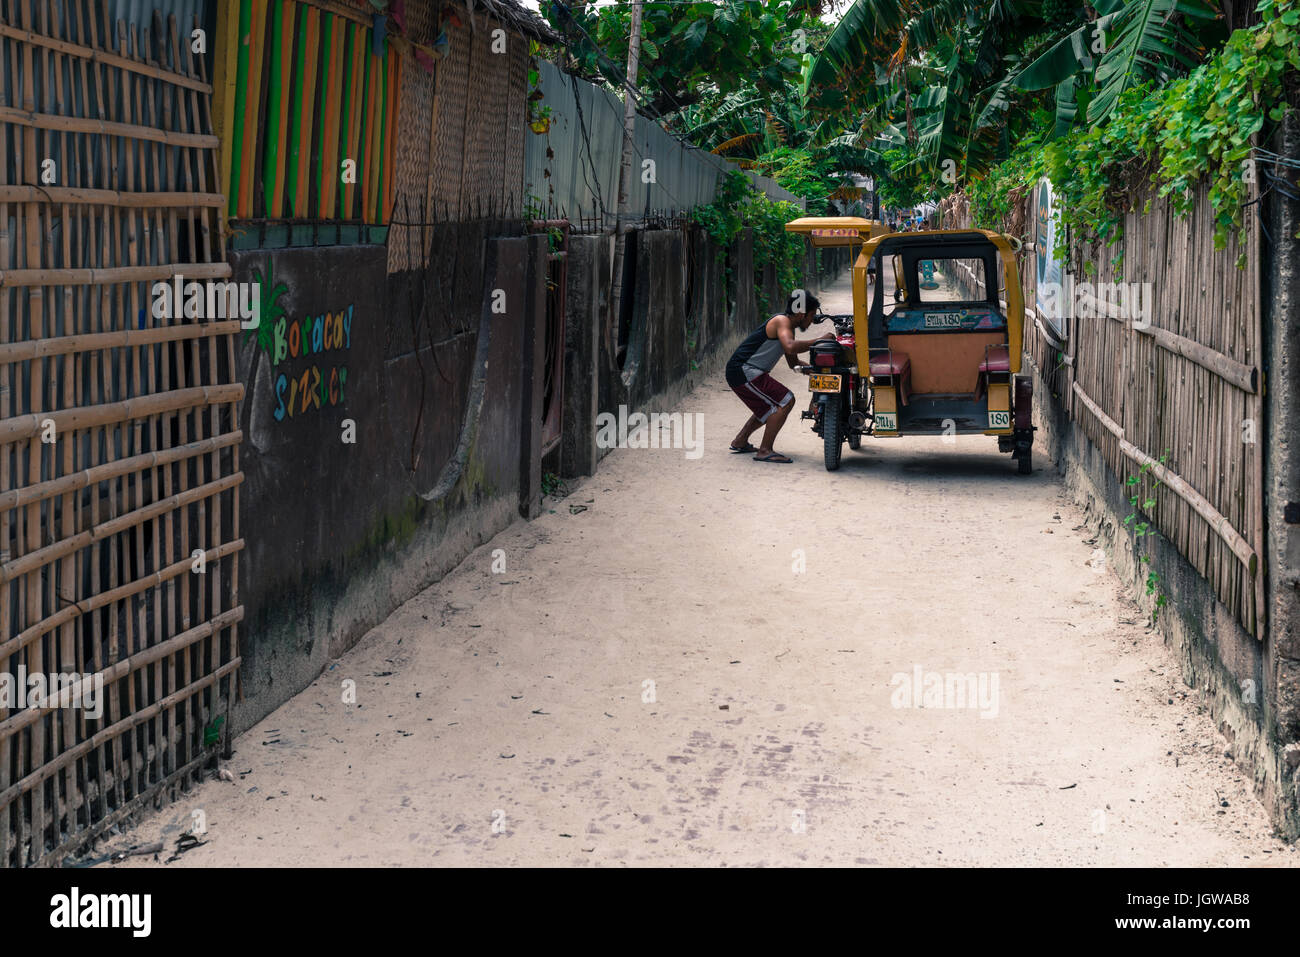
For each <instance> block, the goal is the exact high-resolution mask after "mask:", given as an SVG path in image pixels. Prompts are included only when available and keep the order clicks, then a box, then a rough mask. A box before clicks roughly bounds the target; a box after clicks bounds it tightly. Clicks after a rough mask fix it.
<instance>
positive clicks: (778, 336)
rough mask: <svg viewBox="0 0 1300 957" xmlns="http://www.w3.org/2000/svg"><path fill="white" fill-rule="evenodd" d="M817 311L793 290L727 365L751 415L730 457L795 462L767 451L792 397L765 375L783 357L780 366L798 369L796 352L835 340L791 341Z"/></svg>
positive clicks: (813, 300) (809, 297)
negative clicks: (755, 439) (753, 439)
mask: <svg viewBox="0 0 1300 957" xmlns="http://www.w3.org/2000/svg"><path fill="white" fill-rule="evenodd" d="M819 306H821V303H820V302H818V300H817V297H816V296H814V295H813V294H812V293H810V292H808V290H806V289H796V290H794V291H793V292H792V293H790V298H789V299H787V300H786V304H785V313H784V314H781V315H776V316H773V317H772V318H771V319H769V320H767V322H765V323H763V324H762V325H761V326H759V327H758V328H757V329H755V330H754V331H753V332H751V333H750V334H749V335H748V336H746V337H745V341H744V342H742V343H741V344H740V345H739V346H738V347H737V348H736V351H735V353H733V354H732V356H731V358H730V359H729V360H728V361H727V385H729V386H731V388H732V390H734V391H735V393H736V395H738V396H740V401H742V402H744V403H745V405H746V406H748V407H749V410H750V412H752V413H753V414H752V415H750V417H749V421H748V422H746V423H745V424H744V425H743V426H742V427H741V429H740V431H739V432H738V433H736V438H735V439H734V440H733V441H732V443H731V451H732V452H754V453H756V454H755V455H754V461H755V462H774V463H779V464H781V465H788V464H789V463H790V462H792V461H794V460H793V459H791V458H789V457H788V456H785V455H782V454H780V453H779V452H777V451H775V450H774V449H773V448H772V443H773V442H775V441H776V434H777V433H778V432H780V431H781V426H783V425H785V420H786V419H787V418H789V416H790V410H791V409H793V408H794V405H793V403H794V393H793V392H791V391H790V390H789V389H787V388H786V387H785V386H783V385H782V384H781V383H779V382H777V381H776V380H775V379H773V378H772V376H771V375H769V373H770V372H771V371H772V367H773V366H775V365H776V360H777V359H779V358H781V356H785V361H786V362H787V363H788V364H789V366H790V368H792V369H793V368H794V367H795V366H796V365H798V357H799V353H801V352H807V351H808V349H809V348H810V347H811V346H812V344H813V343H814V342H817V341H819V340H820V339H830V338H833V337H834V335H835V334H834V333H832V332H828V333H826V334H825V335H823V336H819V337H818V338H817V339H796V338H795V336H794V333H795V330H796V329H798V330H799V331H800V332H805V331H807V329H808V327H809V326H811V325H812V324H813V317H814V316H816V315H817V309H818V307H819ZM761 425H765V426H766V428H765V429H764V431H763V444H762V445H760V446H759V447H758V448H755V447H754V446H753V445H752V444H750V441H749V439H750V436H752V435H753V434H754V433H755V432H757V431H758V428H759V426H761Z"/></svg>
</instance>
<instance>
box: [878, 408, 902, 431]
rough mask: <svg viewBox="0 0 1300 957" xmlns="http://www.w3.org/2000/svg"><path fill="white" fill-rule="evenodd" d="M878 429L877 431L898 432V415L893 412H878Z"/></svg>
mask: <svg viewBox="0 0 1300 957" xmlns="http://www.w3.org/2000/svg"><path fill="white" fill-rule="evenodd" d="M876 431H877V432H897V431H898V417H897V416H896V415H895V414H894V413H893V412H877V413H876Z"/></svg>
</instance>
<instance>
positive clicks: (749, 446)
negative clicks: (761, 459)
mask: <svg viewBox="0 0 1300 957" xmlns="http://www.w3.org/2000/svg"><path fill="white" fill-rule="evenodd" d="M731 451H732V452H757V451H758V446H757V445H755V444H754V443H753V442H746V443H745V447H744V448H743V449H738V448H736V447H735V446H734V445H733V446H732V447H731Z"/></svg>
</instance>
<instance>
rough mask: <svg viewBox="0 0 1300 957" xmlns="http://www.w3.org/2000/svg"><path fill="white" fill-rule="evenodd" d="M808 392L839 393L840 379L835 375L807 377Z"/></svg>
mask: <svg viewBox="0 0 1300 957" xmlns="http://www.w3.org/2000/svg"><path fill="white" fill-rule="evenodd" d="M808 391H810V392H839V391H840V377H839V376H837V375H810V376H809V377H808Z"/></svg>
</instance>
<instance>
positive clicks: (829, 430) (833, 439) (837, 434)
mask: <svg viewBox="0 0 1300 957" xmlns="http://www.w3.org/2000/svg"><path fill="white" fill-rule="evenodd" d="M843 420H844V406H843V402H842V400H841V399H840V397H839V396H838V395H833V396H831V397H830V398H828V399H827V400H826V405H825V407H824V409H823V410H822V449H823V452H824V457H825V460H826V471H828V472H834V471H835V470H836V469H837V468H839V467H840V452H841V448H840V445H841V443H842V442H843V441H844V439H843V433H842V431H841V430H842V429H843V428H844V425H843Z"/></svg>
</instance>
